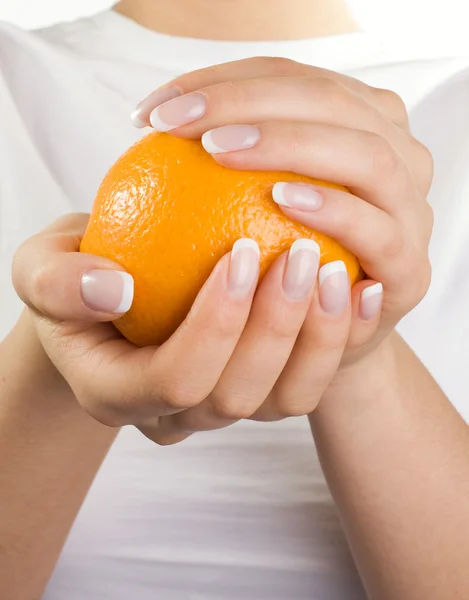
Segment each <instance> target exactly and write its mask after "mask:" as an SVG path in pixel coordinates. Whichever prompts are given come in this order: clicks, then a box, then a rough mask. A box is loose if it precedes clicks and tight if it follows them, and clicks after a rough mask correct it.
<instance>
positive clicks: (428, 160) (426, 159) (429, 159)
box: [411, 138, 435, 193]
mask: <svg viewBox="0 0 469 600" xmlns="http://www.w3.org/2000/svg"><path fill="white" fill-rule="evenodd" d="M411 144H412V148H413V151H414V155H415V157H416V164H418V172H419V175H420V178H421V179H422V183H423V187H424V190H425V192H426V193H427V192H428V190H429V189H430V186H431V184H432V181H433V174H434V172H435V162H434V158H433V154H432V153H431V151H430V150H429V149H428V148H427V147H426V146H425V145H424V144H422V143H421V142H419V141H418V140H417V139H415V138H412V139H411Z"/></svg>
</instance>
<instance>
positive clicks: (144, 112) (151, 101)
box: [130, 86, 182, 129]
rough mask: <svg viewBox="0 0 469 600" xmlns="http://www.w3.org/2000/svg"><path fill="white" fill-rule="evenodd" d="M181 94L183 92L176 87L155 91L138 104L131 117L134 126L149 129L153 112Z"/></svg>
mask: <svg viewBox="0 0 469 600" xmlns="http://www.w3.org/2000/svg"><path fill="white" fill-rule="evenodd" d="M181 94H182V91H181V90H180V89H179V88H178V87H176V86H171V87H167V88H163V89H160V90H155V91H154V92H152V93H151V94H150V95H149V96H147V97H146V98H145V100H142V101H141V102H140V103H139V104H137V107H136V108H135V110H134V111H133V112H132V114H131V115H130V119H131V121H132V123H133V125H134V126H135V127H137V128H139V129H141V128H142V127H149V125H150V113H151V111H152V110H153V109H154V108H156V107H157V106H160V104H163V103H164V102H169V100H173V98H177V97H178V96H180V95H181Z"/></svg>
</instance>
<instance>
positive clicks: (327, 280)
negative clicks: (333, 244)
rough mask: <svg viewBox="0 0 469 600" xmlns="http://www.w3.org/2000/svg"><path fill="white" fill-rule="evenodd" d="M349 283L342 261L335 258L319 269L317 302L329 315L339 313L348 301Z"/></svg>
mask: <svg viewBox="0 0 469 600" xmlns="http://www.w3.org/2000/svg"><path fill="white" fill-rule="evenodd" d="M349 290H350V283H349V277H348V273H347V268H346V266H345V264H344V262H343V261H341V260H336V261H334V262H330V263H327V264H325V265H324V266H323V267H321V268H320V269H319V302H320V303H321V306H322V308H323V310H324V311H325V312H327V313H329V314H331V315H340V314H341V313H342V312H344V310H345V309H346V307H347V304H348V301H349Z"/></svg>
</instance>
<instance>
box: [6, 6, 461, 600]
mask: <svg viewBox="0 0 469 600" xmlns="http://www.w3.org/2000/svg"><path fill="white" fill-rule="evenodd" d="M255 55H283V56H287V57H291V58H293V59H296V60H298V61H301V62H305V63H311V64H316V65H319V66H324V67H328V68H331V69H334V70H337V71H343V72H347V73H348V74H350V75H352V76H356V77H358V78H360V79H363V80H365V81H366V82H368V83H371V84H373V85H376V86H380V87H387V88H392V89H394V90H396V91H397V92H398V93H399V94H401V95H402V97H403V98H404V100H405V101H406V102H407V103H408V105H409V107H411V108H413V112H412V124H413V131H414V134H415V135H416V137H418V138H420V139H421V140H422V141H424V142H425V143H426V144H427V145H428V146H429V147H430V148H431V150H432V151H433V153H434V155H435V160H436V176H435V183H434V186H433V189H432V192H431V194H430V200H431V202H432V204H433V206H434V209H435V216H436V226H435V235H434V238H433V244H432V249H431V250H432V261H433V266H434V281H433V285H432V288H431V291H430V293H429V294H428V296H427V298H426V299H425V300H424V302H423V303H422V304H421V305H420V306H419V307H418V308H417V309H416V310H415V311H414V312H413V313H412V314H411V315H410V316H409V317H407V318H406V319H405V320H404V321H403V323H402V324H401V326H400V331H401V332H402V334H403V335H404V336H405V338H406V339H407V340H408V341H409V343H410V344H411V345H412V347H413V348H414V349H415V351H416V352H417V354H418V355H419V356H421V358H422V359H423V360H424V362H425V363H426V364H427V365H428V367H429V369H430V370H431V372H432V373H433V375H434V376H435V377H436V379H437V381H438V382H439V383H440V385H441V386H442V388H443V389H444V391H445V392H446V394H447V395H448V396H449V397H450V399H451V400H452V402H453V403H454V404H455V406H456V407H457V408H458V410H459V411H460V412H461V413H462V414H463V416H464V417H465V419H467V420H469V369H468V368H467V365H468V362H469V331H468V329H469V324H468V321H469V320H468V318H467V316H466V304H467V302H468V301H469V268H468V262H469V235H468V234H469V72H466V71H465V68H466V67H467V66H469V47H468V48H466V49H464V48H463V49H459V50H457V51H456V50H451V51H449V52H446V53H445V52H444V51H443V50H442V49H441V48H438V47H437V40H433V44H432V47H431V48H419V50H418V51H417V50H416V49H415V48H411V47H410V45H409V44H408V45H406V44H405V40H401V39H395V40H392V41H391V42H390V43H389V44H388V43H386V42H385V41H382V40H381V41H380V40H376V39H374V38H373V37H372V36H369V35H365V34H362V33H359V34H350V35H344V36H337V37H331V38H326V39H316V40H303V41H299V42H282V43H264V42H261V43H231V42H211V41H201V40H191V39H181V38H172V37H168V36H164V35H160V34H156V33H154V32H151V31H149V30H146V29H144V28H142V27H140V26H138V25H136V24H135V23H133V22H132V21H130V20H128V19H126V18H124V17H122V16H120V15H118V14H116V13H113V12H110V11H108V12H104V13H101V14H99V15H97V16H95V17H93V18H90V19H83V20H81V21H78V22H75V23H72V24H63V25H58V26H55V27H52V28H49V29H46V30H42V31H37V32H25V31H21V30H19V29H17V28H15V27H12V26H9V25H2V26H0V109H1V110H0V128H1V131H0V282H1V290H2V294H1V311H0V338H1V337H3V335H4V334H5V333H6V332H7V331H8V330H9V329H10V328H11V326H12V324H13V323H14V321H15V320H16V318H17V316H18V314H19V312H20V310H21V304H20V302H19V301H18V300H17V299H16V297H15V295H14V292H13V291H12V289H11V285H10V275H9V270H10V263H11V257H12V254H13V252H14V250H15V248H16V247H17V246H18V245H19V244H20V243H21V241H22V240H24V239H25V238H26V237H28V236H30V235H32V234H33V233H36V232H37V231H38V230H39V229H40V228H42V227H43V226H45V225H46V224H48V223H49V222H51V221H52V220H54V219H55V218H56V217H57V216H59V215H60V214H63V213H64V212H68V211H83V210H86V211H87V210H89V209H90V207H91V204H92V202H93V199H94V196H95V191H96V188H97V186H98V184H99V183H100V181H101V179H102V177H103V175H104V174H105V172H106V171H107V169H108V167H109V166H110V165H111V164H112V163H113V161H114V160H115V159H116V158H117V157H118V156H119V155H120V154H121V153H122V152H123V151H124V150H125V149H126V148H127V147H128V146H129V145H130V144H131V143H132V142H134V141H135V140H136V139H138V138H139V137H140V136H141V135H142V134H143V133H144V132H142V131H137V130H135V129H134V128H133V127H132V125H131V124H130V120H129V113H130V111H131V110H132V108H133V107H134V105H135V104H136V102H137V101H139V100H140V99H141V98H143V97H144V96H145V95H146V94H147V93H149V92H150V91H151V90H153V89H154V88H156V87H157V86H159V85H161V84H163V83H165V82H167V81H168V80H169V79H171V78H173V77H174V76H176V75H178V74H180V73H182V72H186V71H190V70H192V69H195V68H199V67H202V66H206V65H209V64H213V63H219V62H226V61H228V60H236V59H239V58H243V57H247V56H255ZM70 476H71V477H72V476H73V473H71V474H70ZM0 588H1V584H0ZM156 598H158V599H160V600H196V599H197V600H241V599H243V600H364V599H365V593H364V591H363V588H362V586H361V584H360V581H359V578H358V576H357V574H356V571H355V568H354V566H353V562H352V560H351V557H350V554H349V551H348V549H347V545H346V542H345V539H344V536H343V533H342V531H341V527H340V523H339V520H338V516H337V513H336V510H335V508H334V505H333V503H332V500H331V497H330V494H329V491H328V489H327V486H326V484H325V481H324V478H323V475H322V472H321V469H320V467H319V464H318V459H317V456H316V452H315V448H314V444H313V441H312V438H311V434H310V432H309V428H308V423H307V419H306V418H301V419H289V420H286V421H283V422H280V423H274V424H262V423H254V422H249V421H247V422H241V423H239V424H237V425H235V426H233V427H231V428H228V429H223V430H221V431H216V432H211V433H204V434H198V435H194V436H193V437H192V438H191V439H190V440H188V441H187V442H185V443H184V444H182V445H178V446H174V447H169V448H160V447H158V446H156V445H154V444H152V443H151V442H150V441H148V440H147V439H146V438H144V437H143V436H142V435H141V434H140V433H139V432H138V431H136V430H135V429H133V428H131V427H128V428H125V429H124V430H123V431H122V433H121V434H120V435H119V437H118V439H117V441H116V443H115V445H114V447H113V448H112V450H111V452H110V454H109V456H108V457H107V459H106V460H105V462H104V464H103V466H102V468H101V470H100V472H99V473H98V476H97V478H96V480H95V482H94V484H93V486H92V488H91V490H90V492H89V494H88V497H87V499H86V501H85V503H84V505H83V507H82V510H81V512H80V514H79V515H78V518H77V520H76V523H75V525H74V527H73V529H72V532H71V534H70V536H69V539H68V541H67V543H66V545H65V548H64V550H63V553H62V556H61V558H60V560H59V563H58V565H57V568H56V570H55V573H54V575H53V577H52V579H51V581H50V584H49V586H48V588H47V590H46V592H45V594H44V597H43V600H130V599H132V600H155V599H156Z"/></svg>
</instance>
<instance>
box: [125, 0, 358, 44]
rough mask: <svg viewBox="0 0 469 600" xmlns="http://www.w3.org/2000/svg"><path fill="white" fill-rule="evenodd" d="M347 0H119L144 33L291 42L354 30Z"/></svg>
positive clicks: (214, 38) (355, 25)
mask: <svg viewBox="0 0 469 600" xmlns="http://www.w3.org/2000/svg"><path fill="white" fill-rule="evenodd" d="M346 2H347V0H120V2H118V4H117V5H116V6H115V7H114V8H115V10H116V11H117V12H119V13H121V14H123V15H124V16H126V17H129V18H130V19H133V20H134V21H136V22H137V23H139V24H140V25H143V26H144V27H146V28H148V29H153V30H155V31H158V32H160V33H165V34H168V35H175V36H181V37H192V38H201V39H208V40H233V41H234V40H239V41H247V40H252V41H256V40H257V41H261V40H295V39H302V38H311V37H324V36H328V35H337V34H341V33H349V32H352V31H356V30H357V29H358V27H357V24H356V22H355V21H354V19H353V17H352V15H351V13H350V11H349V10H348V8H347V6H346Z"/></svg>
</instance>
